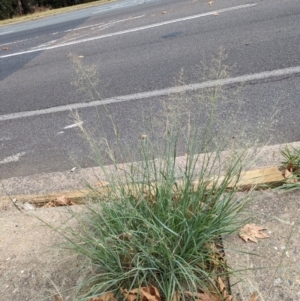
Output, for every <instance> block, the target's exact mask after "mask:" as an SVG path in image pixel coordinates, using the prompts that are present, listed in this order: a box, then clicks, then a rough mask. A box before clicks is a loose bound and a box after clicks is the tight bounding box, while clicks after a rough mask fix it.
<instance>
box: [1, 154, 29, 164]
mask: <svg viewBox="0 0 300 301" xmlns="http://www.w3.org/2000/svg"><path fill="white" fill-rule="evenodd" d="M25 154H26V152H21V153H18V154H16V155H13V156H9V157H7V158H5V159H3V160H2V161H0V164H7V163H11V162H17V161H19V159H20V157H22V156H24V155H25Z"/></svg>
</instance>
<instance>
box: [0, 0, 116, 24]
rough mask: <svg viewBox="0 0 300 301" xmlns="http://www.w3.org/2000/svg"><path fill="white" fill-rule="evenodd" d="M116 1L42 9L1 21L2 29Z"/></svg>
mask: <svg viewBox="0 0 300 301" xmlns="http://www.w3.org/2000/svg"><path fill="white" fill-rule="evenodd" d="M115 1H116V0H96V1H94V2H90V3H83V4H79V5H73V6H68V7H62V8H56V9H47V8H45V9H40V8H38V9H37V10H36V11H35V12H34V13H32V14H29V15H26V16H16V17H14V18H13V19H6V20H1V21H0V27H1V26H4V25H10V24H16V23H20V22H24V21H33V20H39V19H43V18H45V17H49V16H55V15H59V14H61V13H66V12H72V11H75V10H79V9H83V8H87V7H92V6H98V5H102V4H105V3H110V2H115Z"/></svg>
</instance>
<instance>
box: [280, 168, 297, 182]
mask: <svg viewBox="0 0 300 301" xmlns="http://www.w3.org/2000/svg"><path fill="white" fill-rule="evenodd" d="M291 170H292V169H291ZM283 176H284V178H286V179H288V180H287V182H289V183H297V182H298V180H297V179H296V178H295V177H294V175H293V173H292V172H291V171H289V170H288V169H286V170H285V171H284V175H283Z"/></svg>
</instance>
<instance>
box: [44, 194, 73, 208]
mask: <svg viewBox="0 0 300 301" xmlns="http://www.w3.org/2000/svg"><path fill="white" fill-rule="evenodd" d="M71 205H75V203H74V202H72V201H71V200H68V198H67V197H66V196H64V195H63V196H61V197H58V198H57V199H56V200H54V201H50V202H48V203H47V204H46V205H45V207H47V208H49V207H59V206H71Z"/></svg>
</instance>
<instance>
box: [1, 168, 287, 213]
mask: <svg viewBox="0 0 300 301" xmlns="http://www.w3.org/2000/svg"><path fill="white" fill-rule="evenodd" d="M224 178H225V177H224V176H223V177H219V179H218V182H219V183H221V182H222V180H223V179H224ZM284 180H285V178H284V177H283V175H282V173H281V172H280V171H279V169H278V168H277V167H274V166H271V167H266V168H261V169H255V170H250V171H246V172H244V173H242V174H241V177H240V179H239V181H238V183H236V181H235V180H234V179H233V181H232V185H231V184H229V185H228V188H229V189H230V188H233V187H238V188H243V187H253V186H255V187H262V185H271V184H280V183H283V182H284ZM212 181H213V180H211V182H212ZM193 184H194V187H195V188H196V187H197V184H198V182H197V181H195V182H194V183H193ZM136 185H138V184H136ZM210 187H211V186H210V184H208V188H210ZM124 188H125V190H126V189H127V190H129V191H134V190H136V188H137V187H135V186H134V185H133V186H132V185H126V187H124ZM94 191H95V193H97V195H99V196H103V198H105V196H108V194H109V192H110V188H109V185H102V186H100V187H96V188H94ZM92 192H93V190H91V189H82V190H73V191H61V192H57V193H49V194H44V195H12V196H0V203H1V202H5V201H12V200H17V201H18V202H21V203H22V202H23V203H24V202H27V203H30V204H34V205H36V206H39V207H40V206H43V205H45V204H47V203H49V202H53V201H56V200H57V199H58V198H61V197H65V198H66V199H67V200H68V201H69V202H72V203H75V204H84V203H86V198H87V197H88V196H89V195H91V194H92Z"/></svg>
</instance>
